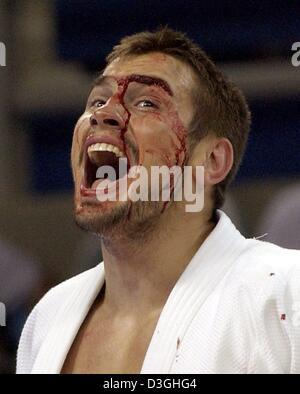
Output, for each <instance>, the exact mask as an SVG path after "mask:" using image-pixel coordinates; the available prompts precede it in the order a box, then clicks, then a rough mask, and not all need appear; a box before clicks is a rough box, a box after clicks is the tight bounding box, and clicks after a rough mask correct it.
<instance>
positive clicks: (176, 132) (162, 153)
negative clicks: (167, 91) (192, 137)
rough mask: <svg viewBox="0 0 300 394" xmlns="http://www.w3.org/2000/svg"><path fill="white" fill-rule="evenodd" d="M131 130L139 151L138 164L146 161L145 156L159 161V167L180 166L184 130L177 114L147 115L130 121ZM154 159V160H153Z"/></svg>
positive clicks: (184, 142) (182, 154)
mask: <svg viewBox="0 0 300 394" xmlns="http://www.w3.org/2000/svg"><path fill="white" fill-rule="evenodd" d="M131 124H132V130H133V134H134V137H135V141H136V143H137V145H138V149H139V164H142V163H144V162H145V160H146V155H147V154H148V155H151V156H152V158H151V159H152V160H151V161H152V163H153V160H155V161H159V163H156V164H160V165H167V166H168V167H171V166H173V165H180V166H181V165H182V164H183V163H184V159H185V152H186V148H185V144H186V134H187V133H186V129H185V128H184V126H183V124H182V122H181V121H180V119H179V117H178V116H177V113H176V112H174V113H172V114H168V115H167V116H164V115H161V114H153V113H151V114H147V115H145V116H143V117H138V118H132V119H131ZM154 157H155V159H154Z"/></svg>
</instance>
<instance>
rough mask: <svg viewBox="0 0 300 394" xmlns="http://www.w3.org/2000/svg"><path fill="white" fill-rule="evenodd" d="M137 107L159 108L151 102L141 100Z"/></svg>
mask: <svg viewBox="0 0 300 394" xmlns="http://www.w3.org/2000/svg"><path fill="white" fill-rule="evenodd" d="M137 106H138V107H141V108H158V106H157V105H156V104H154V103H153V102H152V101H151V100H141V101H139V102H138V103H137Z"/></svg>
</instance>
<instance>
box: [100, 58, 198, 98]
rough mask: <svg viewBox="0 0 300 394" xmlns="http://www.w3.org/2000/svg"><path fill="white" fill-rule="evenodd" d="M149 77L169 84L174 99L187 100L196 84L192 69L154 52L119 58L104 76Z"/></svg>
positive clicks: (108, 67)
mask: <svg viewBox="0 0 300 394" xmlns="http://www.w3.org/2000/svg"><path fill="white" fill-rule="evenodd" d="M132 74H138V75H148V76H152V77H157V78H159V79H162V80H164V81H166V82H167V84H168V85H169V86H170V87H171V90H172V92H173V93H174V97H175V98H177V99H179V100H180V99H182V100H187V99H188V97H189V96H190V95H191V89H192V87H193V86H194V84H195V76H194V72H193V70H192V68H191V67H189V66H188V65H186V64H185V63H183V62H181V61H180V60H178V59H175V58H174V57H172V56H170V55H166V54H163V53H159V52H153V53H149V54H144V55H138V56H130V57H129V56H127V57H123V58H117V59H115V60H114V61H113V62H112V63H110V64H109V65H108V66H107V67H106V69H105V70H104V73H103V75H104V76H114V77H116V78H122V77H125V76H128V75H132Z"/></svg>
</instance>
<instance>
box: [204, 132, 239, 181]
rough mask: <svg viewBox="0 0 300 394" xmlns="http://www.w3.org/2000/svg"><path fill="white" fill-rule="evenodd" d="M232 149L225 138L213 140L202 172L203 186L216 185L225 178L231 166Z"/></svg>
mask: <svg viewBox="0 0 300 394" xmlns="http://www.w3.org/2000/svg"><path fill="white" fill-rule="evenodd" d="M233 158H234V154H233V147H232V144H231V142H230V141H229V140H228V139H227V138H215V139H214V140H213V141H212V143H211V147H210V150H209V151H208V152H207V156H206V161H205V164H204V166H205V170H204V179H205V184H207V185H216V184H217V183H220V182H222V180H223V179H225V178H226V176H227V174H228V173H229V171H230V170H231V168H232V165H233Z"/></svg>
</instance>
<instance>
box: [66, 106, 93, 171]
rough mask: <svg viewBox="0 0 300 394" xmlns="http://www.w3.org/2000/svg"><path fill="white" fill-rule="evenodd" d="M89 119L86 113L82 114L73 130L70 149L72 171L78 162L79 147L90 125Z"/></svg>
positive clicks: (79, 159)
mask: <svg viewBox="0 0 300 394" xmlns="http://www.w3.org/2000/svg"><path fill="white" fill-rule="evenodd" d="M89 119H90V115H89V114H87V113H84V114H83V115H82V116H81V117H80V118H79V119H78V121H77V123H76V125H75V128H74V133H73V139H72V149H71V164H72V168H73V171H74V167H76V166H77V165H78V164H79V163H80V161H81V159H82V158H81V157H80V147H81V146H82V143H83V139H84V137H85V136H86V134H87V132H88V130H89V128H90V124H89V122H90V121H89Z"/></svg>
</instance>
